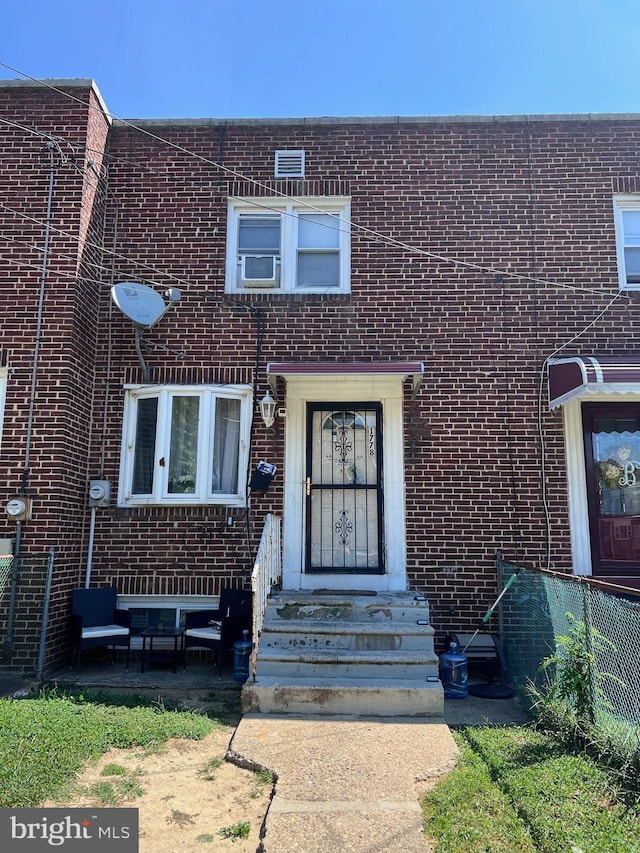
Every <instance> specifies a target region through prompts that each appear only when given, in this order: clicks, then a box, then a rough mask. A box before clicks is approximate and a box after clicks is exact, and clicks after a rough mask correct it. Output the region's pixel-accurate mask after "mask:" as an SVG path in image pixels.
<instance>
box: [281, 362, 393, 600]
mask: <svg viewBox="0 0 640 853" xmlns="http://www.w3.org/2000/svg"><path fill="white" fill-rule="evenodd" d="M403 382H404V377H403V376H402V375H393V376H371V375H367V376H358V375H354V374H341V375H333V376H329V377H327V376H319V375H316V376H313V375H303V376H288V377H287V379H286V388H287V391H286V418H285V423H286V427H285V481H284V528H283V578H282V585H283V588H284V589H288V590H296V589H318V588H323V589H336V590H340V589H363V590H364V589H366V590H376V591H378V592H398V591H402V590H406V588H407V572H406V553H407V550H406V539H405V494H404V442H403V423H402V409H403V399H404V389H403ZM353 401H359V402H369V401H371V402H378V401H379V402H381V403H382V442H383V444H382V466H383V479H382V483H383V496H384V497H383V500H384V512H383V516H384V549H385V574H383V575H379V574H376V575H367V574H348V573H347V574H330V573H327V574H324V573H316V572H314V573H313V574H305V572H304V559H305V556H304V555H305V539H304V530H305V496H306V492H305V486H306V481H305V476H306V473H305V450H306V448H305V443H306V416H307V403H308V402H331V403H342V402H344V403H349V402H353Z"/></svg>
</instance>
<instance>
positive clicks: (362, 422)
mask: <svg viewBox="0 0 640 853" xmlns="http://www.w3.org/2000/svg"><path fill="white" fill-rule="evenodd" d="M378 418H379V411H378V410H377V409H373V408H371V409H368V408H362V409H360V408H358V409H355V408H354V409H341V410H337V409H316V410H315V411H313V413H312V433H311V436H312V437H311V444H312V446H311V454H310V469H309V473H310V477H309V503H308V525H309V530H308V535H309V551H308V556H309V564H308V570H310V571H338V572H339V571H347V572H348V571H352V572H381V571H382V557H381V536H380V512H381V491H380V482H379V447H378V445H379V440H380V436H379V423H378Z"/></svg>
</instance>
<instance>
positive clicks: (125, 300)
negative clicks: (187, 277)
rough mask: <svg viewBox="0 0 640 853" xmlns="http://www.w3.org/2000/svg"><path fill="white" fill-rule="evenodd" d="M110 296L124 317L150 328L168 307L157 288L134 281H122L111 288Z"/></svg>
mask: <svg viewBox="0 0 640 853" xmlns="http://www.w3.org/2000/svg"><path fill="white" fill-rule="evenodd" d="M111 298H112V299H113V301H114V302H115V304H116V305H117V306H118V308H119V309H120V310H121V311H122V313H123V314H124V315H125V317H128V318H129V319H130V320H133V322H134V323H135V324H136V326H143V327H145V328H147V329H150V328H151V327H152V326H155V324H156V323H157V322H158V320H159V319H160V318H161V317H162V316H163V314H164V313H165V312H166V311H167V309H168V308H170V307H171V302H170V303H169V305H165V302H164V299H163V298H162V296H160V294H159V293H158V291H157V290H154V289H153V288H152V287H149V286H148V285H146V284H139V283H138V282H135V281H122V282H120V283H119V284H114V285H113V287H112V288H111ZM173 301H175V300H172V302H173Z"/></svg>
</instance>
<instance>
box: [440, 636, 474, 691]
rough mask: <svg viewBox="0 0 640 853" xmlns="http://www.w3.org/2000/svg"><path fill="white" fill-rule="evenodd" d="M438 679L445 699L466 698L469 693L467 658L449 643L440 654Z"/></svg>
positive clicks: (456, 646)
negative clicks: (446, 650) (445, 649)
mask: <svg viewBox="0 0 640 853" xmlns="http://www.w3.org/2000/svg"><path fill="white" fill-rule="evenodd" d="M440 680H441V681H442V687H443V688H444V695H445V699H466V698H467V696H468V695H469V685H468V675H467V659H466V657H465V656H464V655H463V654H461V653H460V652H459V651H458V644H457V643H450V645H449V651H448V652H444V654H441V655H440Z"/></svg>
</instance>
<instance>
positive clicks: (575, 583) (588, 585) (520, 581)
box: [498, 553, 640, 727]
mask: <svg viewBox="0 0 640 853" xmlns="http://www.w3.org/2000/svg"><path fill="white" fill-rule="evenodd" d="M498 570H499V573H500V580H501V583H502V584H503V585H504V584H506V583H507V581H508V580H509V578H510V577H511V576H512V575H513V574H514V573H515V574H516V575H517V577H516V580H515V582H514V584H513V586H512V587H511V589H510V591H509V593H508V594H507V595H506V596H505V597H504V599H503V602H502V609H501V614H500V617H501V620H500V621H501V624H500V635H501V638H502V644H503V652H504V657H505V662H506V666H507V673H508V676H507V677H508V680H509V682H510V684H511V685H512V686H513V687H515V688H516V689H518V688H524V687H525V686H526V685H527V684H528V683H531V682H532V683H533V684H535V685H536V687H538V689H540V690H541V691H542V692H544V691H545V673H544V672H542V671H541V670H540V664H541V663H542V661H543V660H544V658H546V657H547V656H555V655H560V656H561V655H562V654H563V649H566V641H563V640H562V639H561V638H563V637H564V638H567V637H568V638H571V639H572V640H575V641H577V642H579V643H584V646H585V648H586V650H587V651H588V652H589V653H590V654H591V655H593V671H592V673H591V683H592V685H593V689H592V690H591V694H590V698H591V703H592V708H591V710H592V716H593V719H594V720H596V721H598V720H603V719H605V718H606V719H608V720H610V719H612V718H613V719H617V720H619V721H623V722H627V723H630V724H632V726H634V727H635V726H637V725H638V724H640V667H639V666H638V650H639V649H640V601H639V600H637V598H638V597H640V596H637V597H636V596H634V595H633V593H632V591H629V593H628V594H626V593H623V592H619V593H616V594H613V592H603V590H602V589H598V588H597V587H596V586H594V585H593V582H592V581H590V579H587V578H584V577H576V576H573V575H559V574H557V573H553V572H545V571H532V570H530V569H525V568H520V567H518V566H516V565H514V564H512V563H509V562H506V561H505V560H503V559H502V555H501V554H500V553H498ZM613 589H614V587H613V586H611V590H613ZM634 599H636V600H634Z"/></svg>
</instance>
